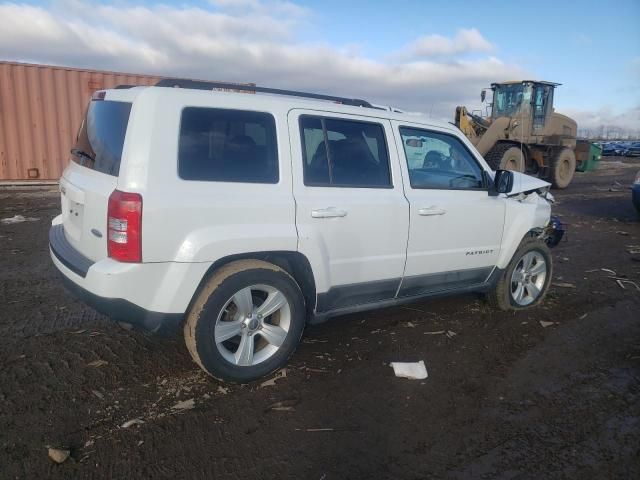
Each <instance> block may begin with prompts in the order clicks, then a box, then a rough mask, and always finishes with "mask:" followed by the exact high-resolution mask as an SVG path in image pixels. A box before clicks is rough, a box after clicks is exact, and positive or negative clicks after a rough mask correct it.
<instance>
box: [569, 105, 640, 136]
mask: <svg viewBox="0 0 640 480" xmlns="http://www.w3.org/2000/svg"><path fill="white" fill-rule="evenodd" d="M562 113H564V114H565V115H569V116H570V117H571V118H573V119H574V120H575V121H576V122H578V130H579V131H580V132H581V133H582V134H584V135H586V136H600V135H605V136H606V135H608V136H613V137H615V136H625V137H626V136H633V137H635V138H640V104H639V105H635V106H633V107H630V108H628V109H626V110H624V111H615V110H614V109H613V108H611V107H603V108H599V109H597V110H579V109H563V111H562Z"/></svg>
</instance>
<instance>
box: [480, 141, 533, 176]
mask: <svg viewBox="0 0 640 480" xmlns="http://www.w3.org/2000/svg"><path fill="white" fill-rule="evenodd" d="M485 160H486V161H487V163H488V164H489V166H490V167H491V168H492V169H493V170H513V171H514V172H524V169H525V159H524V154H523V152H522V151H521V150H520V148H519V147H517V146H515V145H513V144H510V143H498V144H496V145H494V146H493V148H492V149H491V150H489V153H487V155H486V156H485Z"/></svg>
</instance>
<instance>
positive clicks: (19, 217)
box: [0, 215, 40, 225]
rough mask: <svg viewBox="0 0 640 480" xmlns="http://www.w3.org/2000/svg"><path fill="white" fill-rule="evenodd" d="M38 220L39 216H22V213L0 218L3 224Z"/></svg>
mask: <svg viewBox="0 0 640 480" xmlns="http://www.w3.org/2000/svg"><path fill="white" fill-rule="evenodd" d="M38 220H40V219H39V218H34V217H23V216H22V215H14V216H13V217H8V218H3V219H2V220H0V222H2V224H3V225H11V224H13V223H22V222H37V221H38Z"/></svg>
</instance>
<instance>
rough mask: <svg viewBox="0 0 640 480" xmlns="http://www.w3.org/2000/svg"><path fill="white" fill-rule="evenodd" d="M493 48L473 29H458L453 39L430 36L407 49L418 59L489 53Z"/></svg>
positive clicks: (419, 39)
mask: <svg viewBox="0 0 640 480" xmlns="http://www.w3.org/2000/svg"><path fill="white" fill-rule="evenodd" d="M493 49H494V46H493V45H492V44H491V42H489V41H488V40H487V39H486V38H484V37H483V36H482V34H481V33H480V32H479V31H478V30H477V29H475V28H468V29H464V28H463V29H460V30H458V32H457V33H456V35H455V36H454V37H453V38H447V37H443V36H442V35H437V34H432V35H425V36H423V37H420V38H418V39H417V40H416V41H415V42H413V43H412V44H411V45H409V47H408V51H409V53H411V54H413V55H415V56H418V57H433V56H442V55H458V54H463V53H470V52H490V51H491V50H493Z"/></svg>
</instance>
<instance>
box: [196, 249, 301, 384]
mask: <svg viewBox="0 0 640 480" xmlns="http://www.w3.org/2000/svg"><path fill="white" fill-rule="evenodd" d="M304 325H305V308H304V299H303V296H302V292H301V291H300V288H299V287H298V284H297V283H296V281H295V280H294V279H293V278H292V277H291V276H290V275H289V274H288V273H287V272H285V271H284V270H282V269H281V268H279V267H277V266H276V265H273V264H270V263H267V262H263V261H260V260H240V261H237V262H232V263H230V264H228V265H225V266H224V267H222V268H221V269H220V270H219V271H218V272H216V273H215V274H214V275H213V276H212V277H211V278H210V279H209V281H208V282H207V283H206V285H205V287H204V288H203V289H202V291H201V292H200V294H199V295H198V298H197V299H196V301H195V303H194V305H193V307H192V308H191V310H190V311H189V314H188V316H187V321H186V323H185V326H184V336H185V341H186V344H187V348H188V349H189V352H190V353H191V356H192V357H193V359H194V360H195V361H196V363H198V364H199V365H200V366H201V367H202V369H203V370H205V371H206V372H207V373H209V374H210V375H211V376H213V377H215V378H219V379H222V380H226V381H231V382H240V383H244V382H249V381H252V380H256V379H258V378H260V377H263V376H265V375H267V374H269V373H271V372H272V371H274V370H276V369H278V368H280V367H282V366H283V365H284V364H285V363H286V361H287V360H288V358H289V357H290V356H291V354H292V353H293V352H294V350H295V348H296V346H297V345H298V342H299V340H300V336H301V335H302V331H303V329H304Z"/></svg>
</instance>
